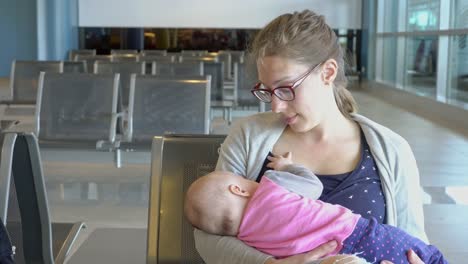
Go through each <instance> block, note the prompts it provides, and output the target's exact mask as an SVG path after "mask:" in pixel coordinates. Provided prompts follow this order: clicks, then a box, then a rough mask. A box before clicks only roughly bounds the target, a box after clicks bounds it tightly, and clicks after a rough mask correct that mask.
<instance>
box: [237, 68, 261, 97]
mask: <svg viewBox="0 0 468 264" xmlns="http://www.w3.org/2000/svg"><path fill="white" fill-rule="evenodd" d="M236 65H237V76H236V77H237V85H238V87H237V96H238V97H237V98H238V99H237V101H238V103H239V105H241V106H258V105H259V101H258V99H257V98H255V96H254V95H253V94H252V93H251V92H250V91H251V90H252V88H253V87H254V85H255V84H256V83H257V82H258V75H257V70H256V69H255V68H254V67H249V66H247V64H245V63H236ZM234 68H236V66H234Z"/></svg>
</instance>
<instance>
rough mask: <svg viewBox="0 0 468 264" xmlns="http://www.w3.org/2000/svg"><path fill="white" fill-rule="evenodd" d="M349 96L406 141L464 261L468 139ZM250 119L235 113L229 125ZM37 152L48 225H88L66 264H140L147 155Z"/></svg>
mask: <svg viewBox="0 0 468 264" xmlns="http://www.w3.org/2000/svg"><path fill="white" fill-rule="evenodd" d="M0 92H3V91H0ZM353 93H354V95H355V97H356V99H357V101H358V103H359V106H360V112H361V113H362V114H364V115H366V116H368V117H370V118H371V119H374V120H375V121H378V122H379V123H381V124H383V125H386V126H388V127H390V128H391V129H393V130H395V131H396V132H397V133H399V134H400V135H402V136H403V137H405V138H406V139H407V140H408V141H409V143H410V145H411V146H412V148H413V151H414V153H415V156H416V159H417V162H418V165H419V168H420V174H421V184H422V186H423V187H424V191H425V193H424V197H425V202H426V205H425V208H424V209H425V222H426V231H427V233H428V235H429V238H430V240H431V242H432V243H433V244H435V245H437V246H438V247H439V248H440V249H441V250H442V252H444V253H445V255H446V256H447V258H448V259H449V260H450V261H451V263H466V260H467V259H468V247H466V245H467V244H468V221H467V219H468V195H467V193H468V138H466V137H463V136H461V135H458V134H455V133H454V132H452V131H450V130H448V129H446V128H444V127H441V126H439V125H437V124H435V123H433V122H431V121H429V120H425V119H422V118H420V117H418V116H416V115H414V114H411V113H410V112H407V111H405V110H403V109H400V108H396V107H394V106H392V105H389V104H387V103H385V102H383V101H381V100H379V99H376V98H374V97H370V96H368V95H366V94H363V93H362V92H357V91H355V92H353ZM0 96H1V94H0ZM0 110H1V109H0ZM251 113H252V112H248V111H236V112H235V113H234V119H236V117H239V116H242V115H245V114H251ZM467 118H468V116H467ZM212 127H213V130H214V132H215V133H226V132H227V131H228V129H229V128H228V127H227V125H226V124H225V123H224V121H223V120H222V119H220V118H216V119H215V121H214V122H213V123H212ZM41 154H42V159H43V162H44V174H45V177H46V182H47V189H48V196H49V203H50V209H51V215H52V219H53V220H55V221H77V220H83V221H85V222H86V224H87V226H88V227H87V229H85V230H84V231H83V232H82V234H81V235H80V237H79V238H78V241H77V244H76V246H75V247H74V248H73V251H72V256H71V257H70V258H69V261H68V263H73V264H75V263H77V264H78V263H113V264H114V263H144V262H145V255H144V254H145V252H146V231H145V229H146V225H147V224H146V222H147V207H148V186H149V175H150V154H149V153H148V152H134V153H124V154H123V157H122V160H123V161H124V166H123V168H120V169H118V168H116V167H115V166H114V163H113V159H112V155H111V153H103V152H94V151H71V150H52V149H46V148H43V149H42V150H41Z"/></svg>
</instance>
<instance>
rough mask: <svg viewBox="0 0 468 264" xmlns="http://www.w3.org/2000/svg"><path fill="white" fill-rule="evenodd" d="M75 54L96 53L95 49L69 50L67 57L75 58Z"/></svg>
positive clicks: (90, 54)
mask: <svg viewBox="0 0 468 264" xmlns="http://www.w3.org/2000/svg"><path fill="white" fill-rule="evenodd" d="M76 55H88V56H94V55H96V50H95V49H82V50H70V51H69V53H68V59H69V60H72V61H74V60H75V59H76Z"/></svg>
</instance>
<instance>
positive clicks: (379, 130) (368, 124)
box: [353, 114, 409, 152]
mask: <svg viewBox="0 0 468 264" xmlns="http://www.w3.org/2000/svg"><path fill="white" fill-rule="evenodd" d="M353 119H354V120H355V121H356V122H358V123H359V125H360V127H361V129H362V131H363V132H364V135H365V136H366V140H367V141H368V143H369V144H370V145H379V146H385V148H387V149H389V148H390V149H391V150H393V151H395V152H398V150H400V149H401V148H402V147H405V148H406V147H409V144H408V141H406V139H404V138H403V137H402V136H400V135H399V134H398V133H396V132H395V131H393V130H391V129H390V128H388V127H386V126H384V125H381V124H379V123H377V122H375V121H373V120H371V119H370V118H367V117H365V116H362V115H358V114H353Z"/></svg>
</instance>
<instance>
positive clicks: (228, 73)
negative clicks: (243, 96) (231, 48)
mask: <svg viewBox="0 0 468 264" xmlns="http://www.w3.org/2000/svg"><path fill="white" fill-rule="evenodd" d="M218 61H220V62H224V79H225V80H229V81H230V80H232V79H233V77H232V63H231V53H229V52H223V51H219V52H218Z"/></svg>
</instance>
